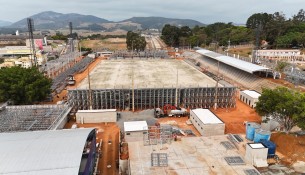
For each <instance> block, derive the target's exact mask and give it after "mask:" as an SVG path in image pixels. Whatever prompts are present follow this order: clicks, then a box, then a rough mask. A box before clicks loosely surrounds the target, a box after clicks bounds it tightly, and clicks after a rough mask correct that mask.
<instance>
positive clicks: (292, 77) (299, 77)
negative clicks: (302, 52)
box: [284, 66, 305, 85]
mask: <svg viewBox="0 0 305 175" xmlns="http://www.w3.org/2000/svg"><path fill="white" fill-rule="evenodd" d="M284 73H285V74H286V80H287V81H289V82H291V83H293V84H294V85H304V84H305V72H304V71H302V70H299V69H296V68H295V66H287V67H286V68H285V69H284Z"/></svg>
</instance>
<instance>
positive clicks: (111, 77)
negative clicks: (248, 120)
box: [68, 58, 236, 110]
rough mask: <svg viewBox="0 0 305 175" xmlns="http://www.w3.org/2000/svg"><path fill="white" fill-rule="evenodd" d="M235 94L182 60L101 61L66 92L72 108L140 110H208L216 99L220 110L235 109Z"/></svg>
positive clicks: (232, 89)
mask: <svg viewBox="0 0 305 175" xmlns="http://www.w3.org/2000/svg"><path fill="white" fill-rule="evenodd" d="M89 79H90V81H89ZM89 86H90V88H89ZM216 86H217V90H216V88H215V87H216ZM216 91H217V94H215V93H216ZM235 91H236V89H235V88H234V87H227V86H224V85H222V84H218V83H217V81H215V80H213V79H211V78H210V77H208V76H206V75H204V74H202V73H201V72H200V71H198V70H196V69H195V68H193V67H191V66H189V65H188V64H187V63H185V62H184V61H179V60H173V59H160V58H159V59H145V60H143V59H139V58H138V59H137V58H134V59H120V60H103V61H101V62H100V63H99V65H97V67H96V68H94V69H93V70H91V71H90V73H89V75H88V77H87V78H86V79H85V80H84V81H82V83H80V85H79V86H78V87H77V88H76V89H69V90H68V100H69V104H70V105H72V106H73V108H74V109H89V108H90V105H91V107H92V109H112V108H115V109H120V110H143V109H149V108H157V107H162V106H164V105H166V104H172V105H176V106H182V107H185V108H196V107H203V108H210V107H212V106H213V105H214V103H215V100H216V98H217V102H218V106H219V107H221V108H229V107H235Z"/></svg>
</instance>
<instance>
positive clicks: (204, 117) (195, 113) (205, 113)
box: [190, 109, 225, 136]
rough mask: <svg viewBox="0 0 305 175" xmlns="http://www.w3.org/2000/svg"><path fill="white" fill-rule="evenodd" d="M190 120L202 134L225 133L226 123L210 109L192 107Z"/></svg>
mask: <svg viewBox="0 0 305 175" xmlns="http://www.w3.org/2000/svg"><path fill="white" fill-rule="evenodd" d="M190 120H191V122H192V123H193V125H194V126H195V128H196V129H197V130H198V131H199V133H200V134H201V135H202V136H215V135H223V134H224V132H225V124H224V123H223V122H222V121H221V120H220V119H219V118H218V117H217V116H216V115H215V114H214V113H213V112H211V111H210V110H209V109H192V110H191V111H190Z"/></svg>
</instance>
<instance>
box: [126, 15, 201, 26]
mask: <svg viewBox="0 0 305 175" xmlns="http://www.w3.org/2000/svg"><path fill="white" fill-rule="evenodd" d="M122 22H133V23H138V24H141V27H142V28H143V29H148V28H157V29H162V28H163V26H164V25H165V24H171V25H175V26H189V27H194V26H195V25H198V26H204V24H202V23H201V22H198V21H195V20H192V19H175V18H164V17H133V18H130V19H126V20H123V21H122Z"/></svg>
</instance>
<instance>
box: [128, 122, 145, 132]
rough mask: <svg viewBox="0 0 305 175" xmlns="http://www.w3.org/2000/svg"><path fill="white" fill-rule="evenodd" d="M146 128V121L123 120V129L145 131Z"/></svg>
mask: <svg viewBox="0 0 305 175" xmlns="http://www.w3.org/2000/svg"><path fill="white" fill-rule="evenodd" d="M147 129H148V126H147V122H146V121H132V122H124V131H125V132H130V131H144V130H145V131H146V130H147Z"/></svg>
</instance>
